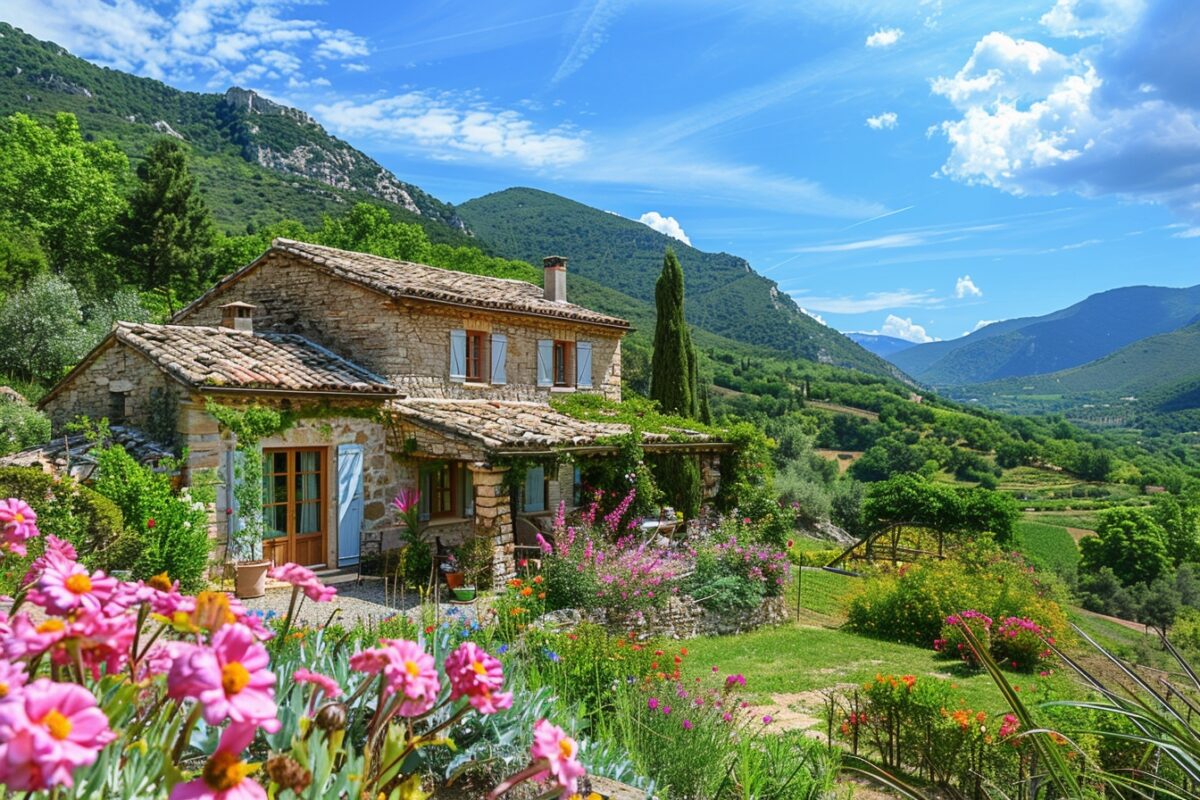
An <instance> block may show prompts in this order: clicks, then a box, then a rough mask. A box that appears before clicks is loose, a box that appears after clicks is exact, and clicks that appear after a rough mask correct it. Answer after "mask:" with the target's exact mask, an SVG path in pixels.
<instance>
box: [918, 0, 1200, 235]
mask: <svg viewBox="0 0 1200 800" xmlns="http://www.w3.org/2000/svg"><path fill="white" fill-rule="evenodd" d="M1060 5H1061V4H1060ZM1063 7H1064V8H1070V9H1073V10H1074V11H1075V12H1079V11H1080V10H1081V9H1082V8H1084V5H1083V4H1081V3H1073V4H1068V5H1066V6H1063ZM1106 7H1111V4H1107V5H1106ZM1055 8H1056V9H1058V8H1059V6H1056V7H1055ZM1064 13H1065V12H1064ZM1131 13H1132V12H1131ZM1198 35H1200V4H1197V3H1188V2H1181V0H1166V1H1165V2H1163V3H1160V4H1159V5H1157V6H1155V7H1154V8H1153V9H1151V10H1148V11H1146V13H1145V14H1143V17H1142V18H1141V19H1139V21H1138V22H1137V24H1136V25H1135V26H1134V28H1133V29H1131V30H1130V31H1129V32H1127V33H1126V34H1125V35H1123V36H1122V37H1121V39H1120V44H1119V47H1118V46H1116V45H1113V46H1112V47H1109V46H1108V43H1107V41H1106V42H1105V43H1103V44H1102V45H1099V46H1098V47H1094V48H1088V49H1085V50H1083V51H1081V52H1079V53H1076V54H1074V55H1065V54H1063V53H1060V52H1058V51H1056V50H1054V49H1052V48H1049V47H1047V46H1045V45H1043V44H1041V43H1039V42H1034V41H1029V40H1020V39H1013V38H1012V37H1010V36H1008V35H1006V34H1004V33H999V32H992V33H989V34H988V35H986V36H984V37H983V38H982V39H980V40H979V42H978V43H977V44H976V45H975V49H974V52H973V53H972V54H971V56H970V58H969V59H968V60H967V62H966V64H965V65H964V66H963V68H962V69H960V70H959V71H958V72H957V73H956V74H955V75H953V76H951V77H940V78H937V79H935V80H934V81H933V82H932V88H933V91H934V93H935V94H939V95H941V96H943V97H945V98H946V99H947V100H948V101H949V102H950V103H951V104H952V105H953V106H954V107H955V108H956V109H957V110H958V111H959V112H960V116H959V117H958V118H957V119H952V120H947V121H945V122H943V123H942V124H941V125H940V126H938V128H937V130H939V131H940V132H941V133H942V134H943V135H945V137H946V139H947V141H948V142H949V143H950V153H949V156H948V158H947V160H946V162H945V163H944V164H943V165H942V167H941V170H940V172H941V173H942V174H944V175H947V176H949V177H952V178H955V179H957V180H961V181H963V182H965V183H974V184H984V185H988V186H992V187H995V188H998V189H1001V190H1003V191H1006V192H1009V193H1011V194H1014V195H1035V194H1056V193H1059V192H1064V191H1068V192H1074V193H1076V194H1079V195H1082V196H1085V197H1095V196H1101V195H1117V196H1120V197H1124V198H1128V199H1132V200H1135V201H1141V202H1153V203H1161V204H1164V205H1167V206H1168V207H1170V208H1172V209H1173V210H1175V212H1176V213H1178V214H1179V215H1180V216H1182V217H1184V218H1186V219H1189V220H1191V221H1192V222H1197V221H1200V181H1197V180H1196V175H1197V174H1200V86H1198V85H1197V84H1196V82H1195V81H1194V80H1193V79H1191V78H1190V77H1185V76H1194V75H1195V74H1197V72H1198V71H1200V48H1196V47H1194V40H1195V37H1196V36H1198Z"/></svg>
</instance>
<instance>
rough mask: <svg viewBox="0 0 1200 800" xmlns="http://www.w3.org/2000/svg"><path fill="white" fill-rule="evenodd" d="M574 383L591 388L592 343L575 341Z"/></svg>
mask: <svg viewBox="0 0 1200 800" xmlns="http://www.w3.org/2000/svg"><path fill="white" fill-rule="evenodd" d="M575 385H576V386H579V387H581V388H584V389H590V388H592V343H591V342H576V343H575Z"/></svg>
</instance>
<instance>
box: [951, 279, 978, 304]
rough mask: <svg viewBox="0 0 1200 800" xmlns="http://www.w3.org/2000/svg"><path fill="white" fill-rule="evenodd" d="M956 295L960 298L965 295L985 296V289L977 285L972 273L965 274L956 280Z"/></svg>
mask: <svg viewBox="0 0 1200 800" xmlns="http://www.w3.org/2000/svg"><path fill="white" fill-rule="evenodd" d="M954 296H955V297H957V298H958V299H959V300H961V299H963V298H964V297H983V290H982V289H980V288H979V287H978V286H976V285H975V281H973V280H971V276H970V275H963V276H962V277H961V278H959V279H958V280H956V281H955V282H954Z"/></svg>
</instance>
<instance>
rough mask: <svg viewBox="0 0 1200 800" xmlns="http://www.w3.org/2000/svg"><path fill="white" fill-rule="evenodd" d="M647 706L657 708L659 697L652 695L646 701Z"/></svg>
mask: <svg viewBox="0 0 1200 800" xmlns="http://www.w3.org/2000/svg"><path fill="white" fill-rule="evenodd" d="M646 707H647V708H649V709H650V710H651V711H654V710H656V709H657V708H658V698H657V697H651V698H650V699H649V700H647V701H646Z"/></svg>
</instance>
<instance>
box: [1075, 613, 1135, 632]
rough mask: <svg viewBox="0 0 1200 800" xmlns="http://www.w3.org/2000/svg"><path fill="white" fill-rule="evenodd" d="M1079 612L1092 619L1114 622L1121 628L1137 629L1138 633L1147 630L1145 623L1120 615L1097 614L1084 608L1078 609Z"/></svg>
mask: <svg viewBox="0 0 1200 800" xmlns="http://www.w3.org/2000/svg"><path fill="white" fill-rule="evenodd" d="M1079 613H1080V614H1085V615H1086V616H1089V617H1092V618H1093V619H1103V620H1107V621H1109V622H1115V623H1117V624H1118V625H1120V626H1121V627H1123V628H1129V630H1131V631H1137V632H1138V633H1146V632H1147V629H1146V626H1145V625H1143V624H1142V623H1140V622H1134V621H1133V620H1128V619H1121V618H1120V617H1110V616H1108V615H1107V614H1097V613H1096V612H1095V611H1088V610H1087V609H1086V608H1081V609H1079Z"/></svg>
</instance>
